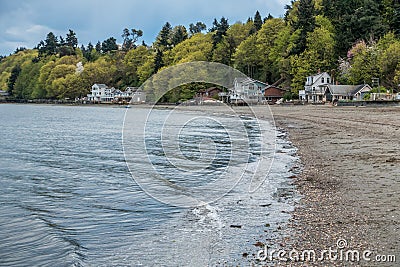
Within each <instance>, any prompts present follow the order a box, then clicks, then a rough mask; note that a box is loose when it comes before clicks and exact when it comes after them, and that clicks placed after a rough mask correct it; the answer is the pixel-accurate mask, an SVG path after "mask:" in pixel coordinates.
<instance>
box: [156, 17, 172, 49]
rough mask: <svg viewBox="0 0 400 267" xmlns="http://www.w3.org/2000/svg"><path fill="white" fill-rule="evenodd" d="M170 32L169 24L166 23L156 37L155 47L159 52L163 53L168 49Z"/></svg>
mask: <svg viewBox="0 0 400 267" xmlns="http://www.w3.org/2000/svg"><path fill="white" fill-rule="evenodd" d="M171 32H172V27H171V24H170V23H169V22H166V23H165V25H164V26H163V27H162V29H161V31H160V33H159V34H158V36H157V40H156V46H157V48H158V49H159V50H161V51H165V50H167V49H170V46H171V43H170V40H171Z"/></svg>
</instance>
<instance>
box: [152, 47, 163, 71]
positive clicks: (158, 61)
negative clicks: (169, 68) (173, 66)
mask: <svg viewBox="0 0 400 267" xmlns="http://www.w3.org/2000/svg"><path fill="white" fill-rule="evenodd" d="M162 67H164V62H163V52H162V51H161V50H160V49H157V52H156V56H155V58H154V73H157V71H158V70H159V69H161V68H162Z"/></svg>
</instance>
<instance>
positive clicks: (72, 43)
mask: <svg viewBox="0 0 400 267" xmlns="http://www.w3.org/2000/svg"><path fill="white" fill-rule="evenodd" d="M65 41H66V45H67V46H69V47H72V48H76V47H77V46H78V38H77V37H76V33H75V32H74V31H73V30H71V29H70V30H69V31H68V33H67V37H66V38H65Z"/></svg>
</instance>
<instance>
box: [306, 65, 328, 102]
mask: <svg viewBox="0 0 400 267" xmlns="http://www.w3.org/2000/svg"><path fill="white" fill-rule="evenodd" d="M329 84H333V81H332V78H331V76H330V75H329V74H328V73H327V72H318V73H317V74H314V75H310V76H308V77H307V79H306V82H305V85H304V90H300V91H299V98H300V100H302V101H305V102H314V103H315V102H324V96H325V89H323V86H327V85H329Z"/></svg>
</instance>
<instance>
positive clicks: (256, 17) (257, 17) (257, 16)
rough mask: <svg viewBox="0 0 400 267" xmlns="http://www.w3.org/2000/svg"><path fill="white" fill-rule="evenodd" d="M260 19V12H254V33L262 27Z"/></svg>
mask: <svg viewBox="0 0 400 267" xmlns="http://www.w3.org/2000/svg"><path fill="white" fill-rule="evenodd" d="M262 24H263V22H262V19H261V15H260V12H258V10H257V12H256V14H255V15H254V28H255V29H256V31H259V30H260V29H261V27H262Z"/></svg>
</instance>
